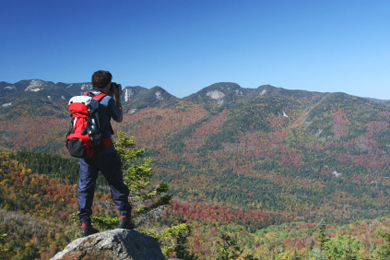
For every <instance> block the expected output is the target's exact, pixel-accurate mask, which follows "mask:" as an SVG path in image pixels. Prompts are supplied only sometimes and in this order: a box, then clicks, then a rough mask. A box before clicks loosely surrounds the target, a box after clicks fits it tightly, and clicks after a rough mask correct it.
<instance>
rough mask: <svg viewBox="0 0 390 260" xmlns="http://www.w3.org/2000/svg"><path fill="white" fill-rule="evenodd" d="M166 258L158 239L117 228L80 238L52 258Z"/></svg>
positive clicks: (121, 259) (148, 259) (139, 259)
mask: <svg viewBox="0 0 390 260" xmlns="http://www.w3.org/2000/svg"><path fill="white" fill-rule="evenodd" d="M60 259H61V260H78V259H82V260H92V259H93V260H100V259H101V260H130V259H132V260H141V259H142V260H164V257H163V255H162V253H161V249H160V245H159V243H158V241H157V240H156V239H154V238H152V237H149V236H145V235H142V234H140V233H138V232H137V231H134V230H127V229H115V230H111V231H106V232H101V233H97V234H94V235H91V236H88V237H85V238H79V239H76V240H75V241H73V242H72V243H70V244H69V245H68V246H67V247H66V248H65V249H64V250H63V251H61V252H59V253H57V254H56V255H55V256H54V257H53V258H52V259H51V260H60Z"/></svg>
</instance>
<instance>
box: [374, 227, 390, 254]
mask: <svg viewBox="0 0 390 260" xmlns="http://www.w3.org/2000/svg"><path fill="white" fill-rule="evenodd" d="M378 233H379V235H380V236H381V237H383V239H384V240H385V241H386V242H387V243H386V244H385V245H382V246H380V248H379V250H378V251H377V252H378V255H379V256H380V259H384V260H390V233H389V232H381V231H379V232H378Z"/></svg>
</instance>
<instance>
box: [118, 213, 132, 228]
mask: <svg viewBox="0 0 390 260" xmlns="http://www.w3.org/2000/svg"><path fill="white" fill-rule="evenodd" d="M134 227H135V226H134V224H133V222H131V218H130V219H127V218H126V216H121V219H120V220H119V225H118V228H125V229H134Z"/></svg>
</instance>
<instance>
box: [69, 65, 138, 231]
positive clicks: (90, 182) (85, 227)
mask: <svg viewBox="0 0 390 260" xmlns="http://www.w3.org/2000/svg"><path fill="white" fill-rule="evenodd" d="M111 80H112V75H111V73H110V72H108V71H103V70H99V71H96V72H95V73H94V74H93V75H92V85H93V91H92V94H94V95H99V94H101V93H104V94H106V95H107V96H104V97H103V98H102V99H101V100H100V104H99V109H98V114H99V115H98V117H99V124H100V129H101V135H102V138H103V140H105V141H104V144H105V146H104V148H103V150H101V151H100V152H98V153H97V154H94V155H93V156H92V157H89V158H80V179H79V186H78V195H77V199H78V205H79V210H80V213H79V214H78V216H79V218H80V222H81V230H82V231H81V235H82V236H83V237H85V236H89V235H91V234H94V233H98V232H99V231H98V230H97V229H95V228H94V227H92V225H91V218H90V216H91V215H92V209H91V208H92V202H93V197H94V193H95V188H96V179H97V176H98V172H99V171H100V172H101V173H102V174H103V176H104V177H105V178H106V180H107V182H108V184H109V186H110V189H111V197H112V199H113V200H114V203H115V204H116V206H117V207H118V210H119V213H120V222H119V226H118V227H119V228H125V229H133V228H134V224H133V223H132V221H131V206H130V204H129V201H128V196H129V188H128V187H127V186H126V185H125V183H124V182H123V173H122V169H121V159H120V157H119V154H118V152H117V151H116V150H115V147H114V145H113V144H112V141H111V135H112V134H113V131H112V127H111V123H110V120H111V118H112V119H113V120H114V121H116V122H118V123H120V122H122V120H123V113H122V105H121V101H120V97H121V95H122V93H123V91H122V87H121V85H119V84H116V83H112V82H111ZM114 98H115V99H114ZM107 139H108V140H109V142H107ZM107 143H108V145H107Z"/></svg>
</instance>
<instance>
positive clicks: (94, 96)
mask: <svg viewBox="0 0 390 260" xmlns="http://www.w3.org/2000/svg"><path fill="white" fill-rule="evenodd" d="M83 96H88V97H93V99H96V100H97V101H99V102H100V100H102V99H103V98H104V97H105V96H107V95H106V94H104V93H100V94H99V95H95V94H94V93H93V92H92V91H91V92H86V93H84V94H83Z"/></svg>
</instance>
